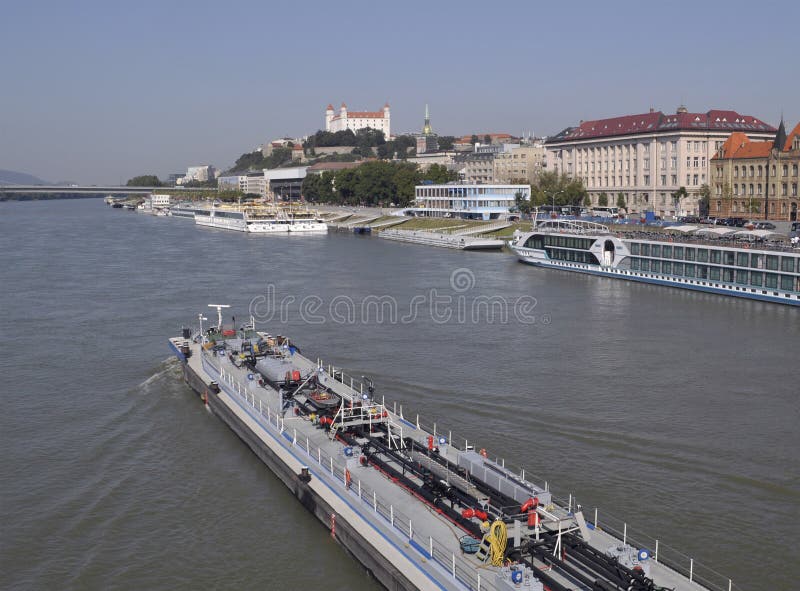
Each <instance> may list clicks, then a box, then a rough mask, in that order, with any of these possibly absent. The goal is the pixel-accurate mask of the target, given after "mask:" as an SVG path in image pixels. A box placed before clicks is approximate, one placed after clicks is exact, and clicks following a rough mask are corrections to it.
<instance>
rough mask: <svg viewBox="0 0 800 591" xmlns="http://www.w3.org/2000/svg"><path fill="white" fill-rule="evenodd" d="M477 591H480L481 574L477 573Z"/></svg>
mask: <svg viewBox="0 0 800 591" xmlns="http://www.w3.org/2000/svg"><path fill="white" fill-rule="evenodd" d="M478 591H481V573H478Z"/></svg>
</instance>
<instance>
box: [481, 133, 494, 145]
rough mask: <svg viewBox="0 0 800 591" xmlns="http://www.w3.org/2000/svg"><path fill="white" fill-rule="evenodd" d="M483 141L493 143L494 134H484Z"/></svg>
mask: <svg viewBox="0 0 800 591" xmlns="http://www.w3.org/2000/svg"><path fill="white" fill-rule="evenodd" d="M483 143H484V144H491V143H492V136H490V135H489V134H488V133H487V134H486V135H485V136H483Z"/></svg>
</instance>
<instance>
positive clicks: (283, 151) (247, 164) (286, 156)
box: [225, 142, 292, 174]
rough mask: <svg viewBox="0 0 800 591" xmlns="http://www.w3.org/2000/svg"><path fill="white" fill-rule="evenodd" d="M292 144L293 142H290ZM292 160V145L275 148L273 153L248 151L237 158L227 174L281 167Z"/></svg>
mask: <svg viewBox="0 0 800 591" xmlns="http://www.w3.org/2000/svg"><path fill="white" fill-rule="evenodd" d="M290 144H291V142H290ZM291 162H292V145H289V147H288V148H273V149H272V154H270V155H269V156H264V155H263V154H262V153H261V150H256V151H255V152H247V153H245V154H242V155H241V156H239V157H238V158H237V159H236V163H235V164H234V165H233V166H232V167H231V168H229V169H228V170H227V172H226V173H225V174H235V173H237V172H247V171H248V170H262V169H264V168H279V167H281V166H284V165H285V164H289V163H291Z"/></svg>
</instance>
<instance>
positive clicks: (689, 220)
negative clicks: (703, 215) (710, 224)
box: [678, 215, 701, 224]
mask: <svg viewBox="0 0 800 591" xmlns="http://www.w3.org/2000/svg"><path fill="white" fill-rule="evenodd" d="M678 221H679V222H680V223H682V224H699V223H701V222H700V218H699V217H697V216H696V215H682V216H680V217H679V218H678Z"/></svg>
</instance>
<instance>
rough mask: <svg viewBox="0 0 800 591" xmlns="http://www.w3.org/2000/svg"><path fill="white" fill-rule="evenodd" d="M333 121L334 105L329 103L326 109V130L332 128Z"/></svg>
mask: <svg viewBox="0 0 800 591" xmlns="http://www.w3.org/2000/svg"><path fill="white" fill-rule="evenodd" d="M332 121H333V105H331V104H330V103H328V107H327V108H326V109H325V131H330V130H331V122H332Z"/></svg>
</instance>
